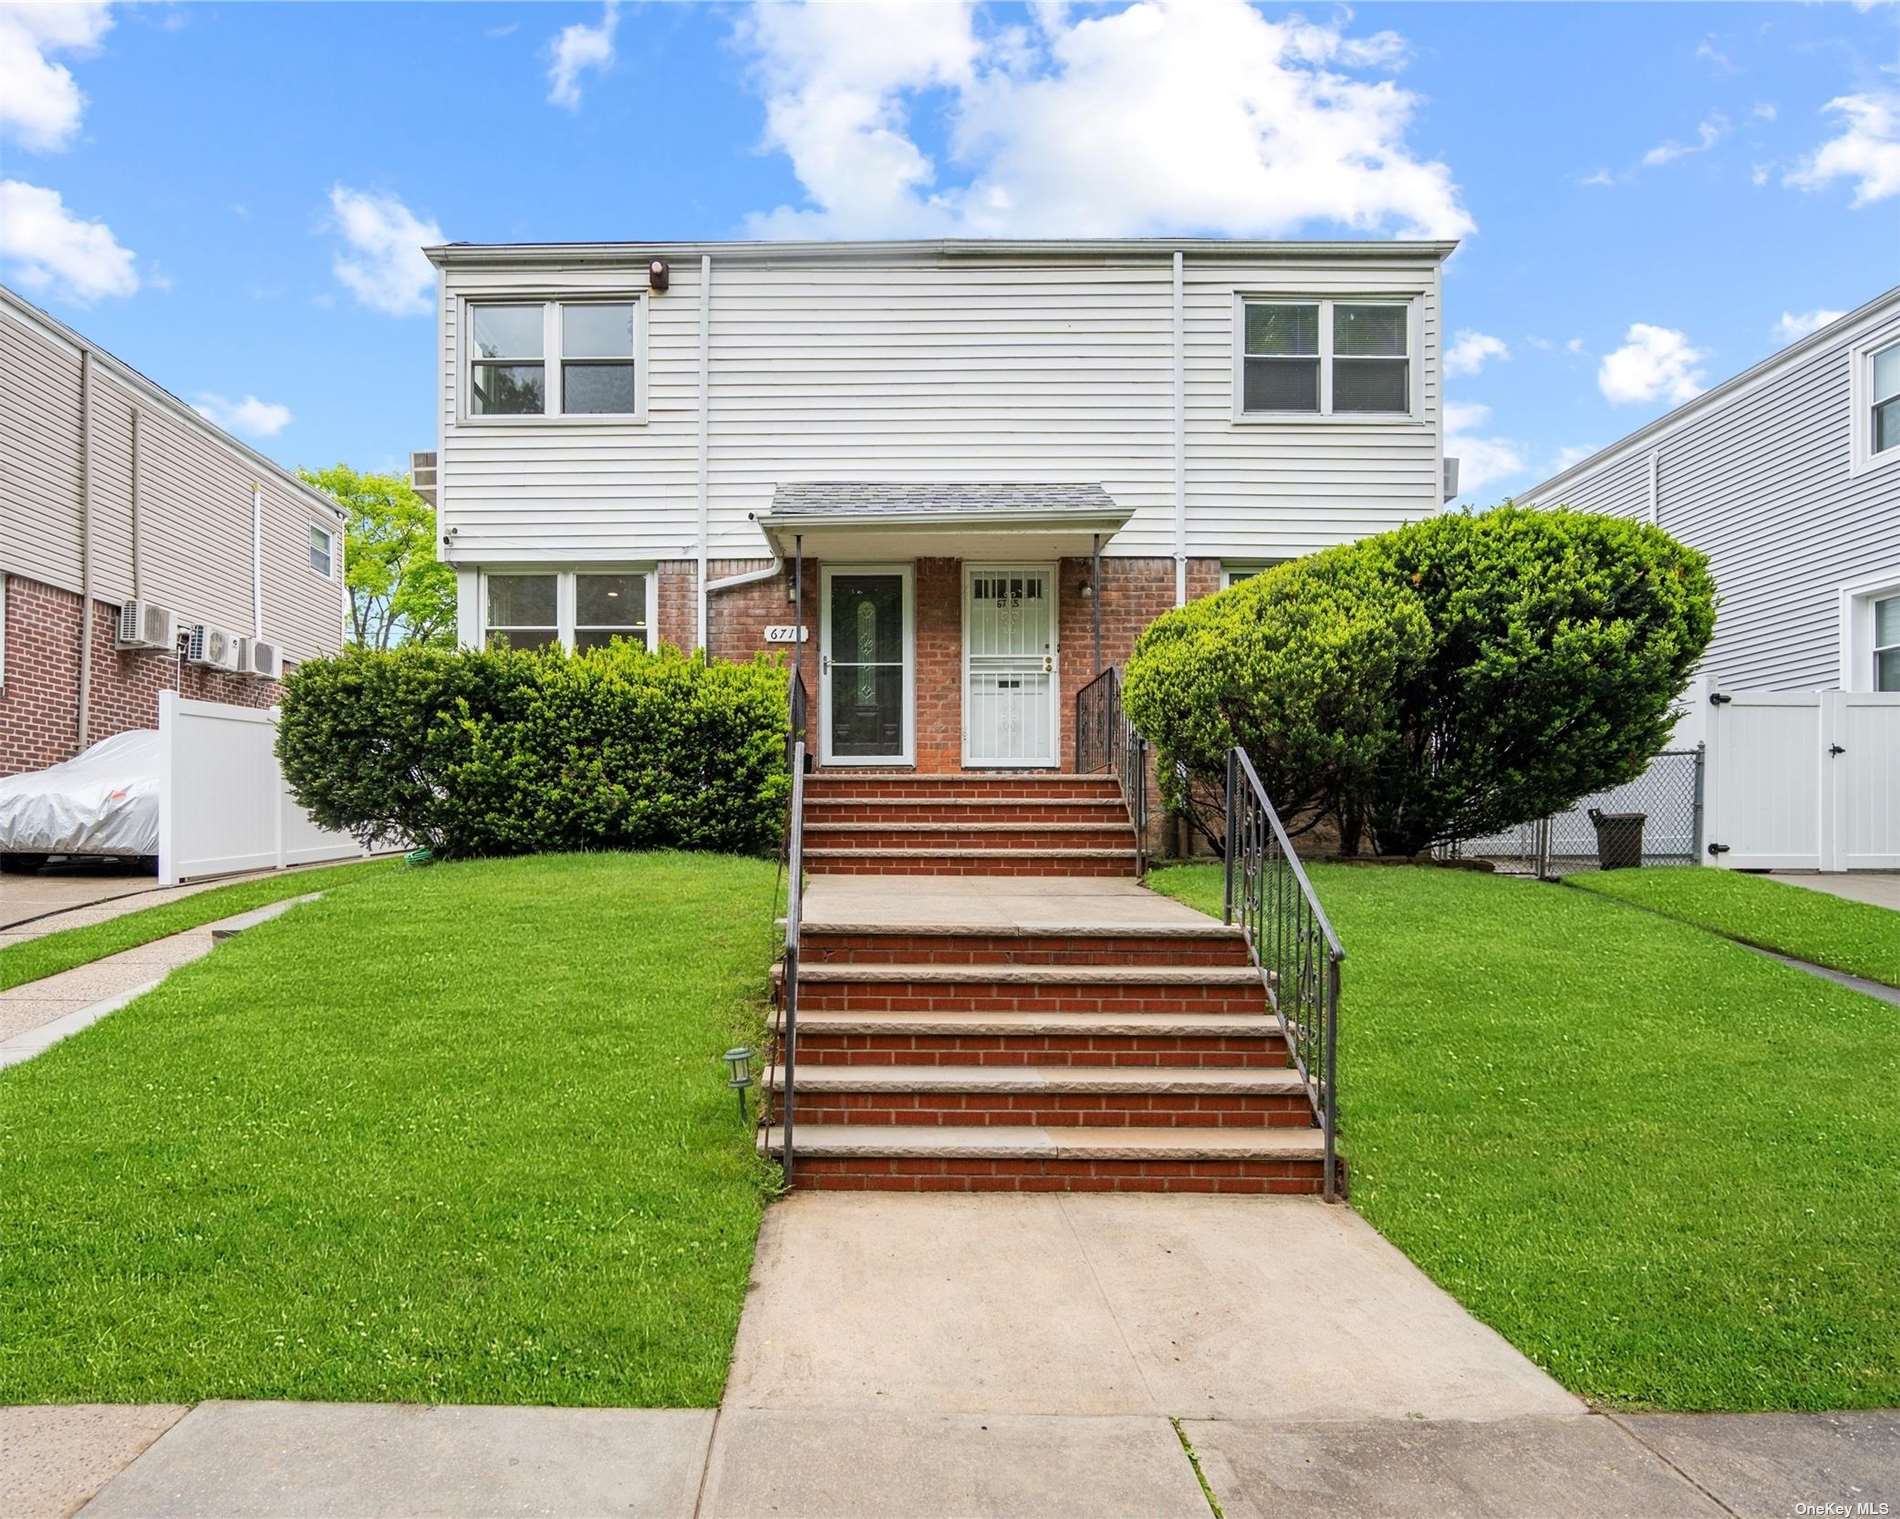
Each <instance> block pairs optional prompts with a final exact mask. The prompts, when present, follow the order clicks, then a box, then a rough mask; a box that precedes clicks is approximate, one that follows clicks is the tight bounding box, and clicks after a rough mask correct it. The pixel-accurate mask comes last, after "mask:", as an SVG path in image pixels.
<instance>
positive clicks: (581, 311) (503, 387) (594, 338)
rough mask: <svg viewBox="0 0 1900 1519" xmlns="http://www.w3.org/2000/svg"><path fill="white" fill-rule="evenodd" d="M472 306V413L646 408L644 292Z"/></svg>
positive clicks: (562, 413)
mask: <svg viewBox="0 0 1900 1519" xmlns="http://www.w3.org/2000/svg"><path fill="white" fill-rule="evenodd" d="M468 314H469V322H468V326H469V350H470V353H469V366H468V414H469V415H470V416H472V417H524V416H525V417H541V416H548V417H575V416H598V417H631V416H637V415H638V413H639V409H640V396H639V376H638V351H639V326H640V303H639V302H638V301H637V300H623V301H612V300H608V301H532V302H527V301H523V302H487V301H483V302H478V303H472V304H471V305H470V306H469V308H468Z"/></svg>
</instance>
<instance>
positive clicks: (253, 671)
mask: <svg viewBox="0 0 1900 1519" xmlns="http://www.w3.org/2000/svg"><path fill="white" fill-rule="evenodd" d="M238 646H239V647H238V668H239V669H240V670H242V671H243V672H244V673H245V674H246V675H261V676H263V677H264V679H266V680H276V679H277V678H278V677H279V676H280V675H282V674H283V673H284V653H283V650H281V649H279V648H278V647H277V645H276V644H274V643H265V642H264V640H263V639H261V638H241V639H239V640H238Z"/></svg>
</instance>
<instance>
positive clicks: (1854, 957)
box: [1568, 869, 1900, 986]
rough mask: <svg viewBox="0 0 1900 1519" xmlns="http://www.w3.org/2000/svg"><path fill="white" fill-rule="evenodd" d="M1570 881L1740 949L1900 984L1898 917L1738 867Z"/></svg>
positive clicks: (1613, 873) (1606, 874)
mask: <svg viewBox="0 0 1900 1519" xmlns="http://www.w3.org/2000/svg"><path fill="white" fill-rule="evenodd" d="M1568 884H1570V885H1572V886H1581V887H1582V888H1583V889H1584V890H1585V891H1594V892H1599V893H1601V894H1602V895H1603V896H1606V897H1614V898H1616V899H1617V900H1618V901H1621V902H1633V903H1634V904H1636V905H1637V906H1638V907H1647V908H1649V909H1650V910H1651V911H1652V912H1659V913H1663V914H1665V915H1667V916H1668V917H1671V918H1680V919H1681V920H1682V921H1683V922H1684V923H1693V924H1695V925H1696V926H1697V927H1698V928H1706V929H1708V930H1710V931H1711V932H1713V933H1718V934H1722V935H1724V936H1725V937H1727V938H1730V939H1740V940H1741V941H1742V943H1744V944H1756V945H1759V946H1760V947H1761V948H1763V949H1772V950H1774V951H1776V952H1777V953H1779V954H1784V955H1792V956H1794V958H1795V959H1797V960H1807V961H1809V962H1811V963H1812V964H1815V965H1825V966H1828V967H1830V968H1832V969H1834V970H1843V971H1847V972H1848V973H1849V974H1850V975H1855V976H1864V977H1865V978H1866V979H1867V980H1869V981H1879V982H1883V983H1884V984H1886V985H1888V986H1900V913H1896V912H1894V911H1892V910H1891V909H1890V908H1886V907H1873V906H1870V905H1869V904H1868V903H1865V902H1848V901H1844V900H1842V899H1841V898H1840V897H1834V896H1829V895H1828V894H1827V893H1826V892H1824V891H1810V890H1809V889H1808V888H1807V887H1805V886H1791V885H1789V884H1788V883H1787V882H1786V881H1773V880H1770V879H1769V878H1768V877H1766V876H1753V875H1745V874H1743V873H1742V872H1741V871H1738V870H1709V869H1702V870H1606V871H1592V872H1590V873H1589V874H1587V875H1578V876H1571V877H1569V879H1568Z"/></svg>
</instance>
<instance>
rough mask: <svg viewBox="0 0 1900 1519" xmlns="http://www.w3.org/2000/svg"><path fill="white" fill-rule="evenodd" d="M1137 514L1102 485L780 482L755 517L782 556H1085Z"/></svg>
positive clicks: (916, 557) (1062, 557) (888, 557)
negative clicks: (769, 501) (768, 505)
mask: <svg viewBox="0 0 1900 1519" xmlns="http://www.w3.org/2000/svg"><path fill="white" fill-rule="evenodd" d="M1132 515H1134V509H1133V508H1132V507H1127V506H1123V505H1121V504H1120V503H1118V502H1117V501H1116V500H1115V499H1114V497H1112V496H1110V495H1109V493H1108V492H1107V491H1106V490H1104V489H1103V488H1102V487H1101V486H1100V485H1096V484H1075V483H1068V482H1064V483H1061V484H1053V485H1051V484H1040V485H1038V484H987V485H986V484H964V483H959V484H927V485H920V484H915V483H908V482H906V483H901V484H892V483H884V482H869V481H848V482H847V481H825V482H818V483H808V484H787V485H781V486H779V487H778V488H777V489H776V490H774V491H773V493H772V505H771V507H770V509H769V510H767V511H765V512H763V513H761V514H758V515H757V516H756V518H755V520H756V521H757V522H758V524H759V527H760V529H761V530H762V531H763V532H764V533H765V536H766V540H767V541H768V542H769V543H770V544H771V545H772V548H773V550H774V551H775V552H776V553H778V554H779V555H780V556H781V557H784V558H787V559H789V558H791V557H792V556H793V554H794V553H796V552H798V551H799V550H801V549H802V551H803V553H804V555H805V557H806V558H808V559H829V560H833V561H837V560H844V559H868V560H876V559H930V558H946V559H996V560H1019V559H1075V558H1086V557H1088V555H1089V554H1090V553H1092V552H1093V551H1094V550H1095V548H1096V547H1097V546H1098V545H1100V544H1105V543H1107V542H1108V540H1109V539H1110V538H1112V537H1114V536H1115V534H1116V533H1118V532H1120V531H1121V529H1122V528H1123V527H1124V526H1126V524H1127V522H1128V519H1129V518H1130V517H1131V516H1132Z"/></svg>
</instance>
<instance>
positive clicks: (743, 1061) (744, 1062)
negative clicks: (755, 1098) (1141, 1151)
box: [725, 1044, 752, 1121]
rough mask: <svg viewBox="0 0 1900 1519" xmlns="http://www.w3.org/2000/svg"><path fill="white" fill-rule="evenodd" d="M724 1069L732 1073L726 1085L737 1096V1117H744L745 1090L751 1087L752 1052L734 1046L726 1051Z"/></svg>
mask: <svg viewBox="0 0 1900 1519" xmlns="http://www.w3.org/2000/svg"><path fill="white" fill-rule="evenodd" d="M725 1061H726V1068H727V1069H728V1070H729V1071H731V1072H732V1076H731V1079H730V1080H728V1081H727V1082H726V1085H727V1086H729V1087H731V1088H732V1089H733V1090H734V1091H735V1092H737V1093H738V1094H739V1117H740V1119H741V1121H743V1120H744V1118H745V1116H746V1110H745V1089H746V1088H747V1087H749V1086H751V1085H752V1051H751V1049H750V1048H749V1047H747V1046H746V1045H743V1044H740V1045H735V1046H733V1048H731V1049H729V1050H727V1051H726V1054H725Z"/></svg>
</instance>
